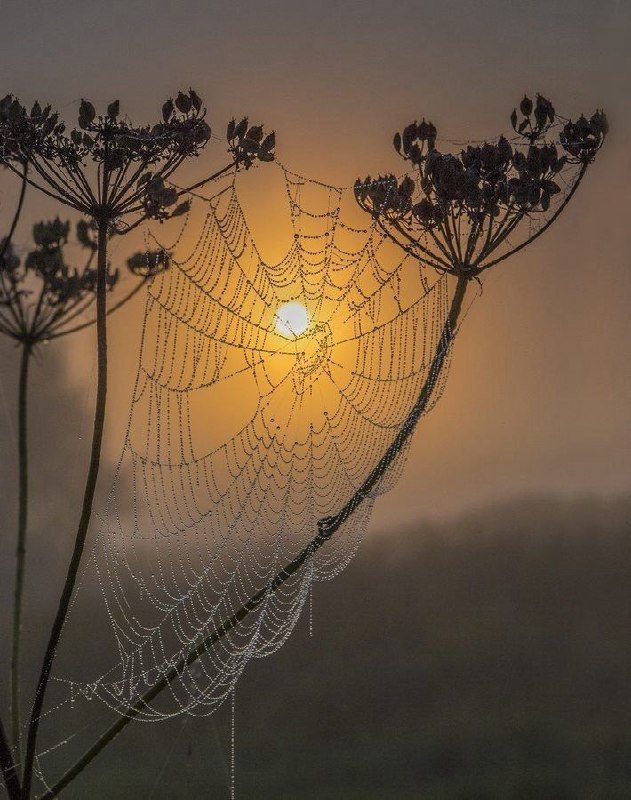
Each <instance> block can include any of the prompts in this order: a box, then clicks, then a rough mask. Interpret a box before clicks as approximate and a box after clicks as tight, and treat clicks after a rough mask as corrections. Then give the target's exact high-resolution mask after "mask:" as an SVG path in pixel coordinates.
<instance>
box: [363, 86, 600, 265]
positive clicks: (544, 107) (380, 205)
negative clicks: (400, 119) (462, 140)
mask: <svg viewBox="0 0 631 800" xmlns="http://www.w3.org/2000/svg"><path fill="white" fill-rule="evenodd" d="M520 111H521V114H522V117H523V118H522V120H521V121H520V122H519V123H518V115H517V111H516V110H514V111H513V113H512V115H511V123H512V126H513V128H514V129H515V132H516V141H513V142H509V141H508V139H506V138H505V137H504V136H500V137H499V139H498V140H497V141H496V142H485V143H484V144H483V145H481V146H475V147H474V146H469V147H467V148H466V150H462V151H461V152H460V153H457V154H454V153H442V152H440V151H439V150H438V149H437V147H436V140H437V135H438V134H437V130H436V127H435V126H434V125H433V124H432V123H431V122H426V121H425V120H423V121H422V122H420V123H417V122H413V123H411V124H410V125H408V126H407V127H406V128H405V129H404V130H403V133H397V134H395V137H394V148H395V150H396V151H397V153H399V155H401V156H402V158H403V159H405V160H406V161H408V162H409V163H410V164H412V166H413V168H414V171H413V173H412V174H411V175H405V176H404V177H403V178H402V179H398V178H396V177H395V176H394V175H392V174H388V175H385V176H379V177H378V178H377V179H376V180H373V179H372V178H370V177H368V178H366V179H364V180H358V181H356V183H355V197H356V199H357V202H358V203H359V205H360V206H361V207H362V208H363V209H364V210H365V211H367V212H368V213H370V214H371V215H372V216H373V218H374V219H376V220H377V223H378V224H379V226H380V227H381V229H382V231H383V232H384V234H385V235H386V236H388V237H389V238H390V239H392V240H393V241H395V242H396V244H398V245H399V246H400V247H402V248H403V249H404V250H406V252H408V253H409V254H410V255H412V256H413V257H415V258H416V259H417V260H418V261H419V262H420V263H421V264H422V265H423V266H426V267H431V268H433V269H436V270H438V271H440V272H447V273H449V274H451V275H455V276H457V277H463V278H468V279H470V278H475V277H477V276H478V275H479V274H480V273H482V272H483V271H484V270H486V269H488V268H489V267H492V266H494V265H495V264H497V263H499V262H500V261H503V260H504V259H506V258H508V257H509V256H510V255H512V254H513V253H515V252H517V251H518V250H521V249H522V248H523V247H526V246H527V245H528V244H530V243H531V242H532V241H534V239H536V238H537V237H538V236H539V235H540V234H541V233H543V231H544V230H545V229H546V228H547V227H548V226H549V225H550V224H551V223H552V222H553V221H554V219H556V217H557V216H558V214H559V213H560V211H562V210H563V208H564V207H565V205H566V204H567V202H568V201H569V199H570V197H571V196H572V194H573V192H574V191H575V190H576V188H577V187H578V185H579V183H580V181H581V180H582V178H583V175H584V174H585V171H586V169H587V167H588V166H589V164H590V163H591V162H592V161H593V159H594V158H595V156H596V154H597V152H598V150H599V149H600V147H601V146H602V143H603V141H604V138H605V136H606V134H607V130H608V126H607V119H606V117H605V115H604V113H603V112H602V111H597V112H596V113H595V114H593V116H592V117H591V118H590V119H589V120H587V119H585V117H580V119H579V120H578V121H577V122H571V121H566V122H565V124H562V122H561V120H560V119H559V118H558V117H557V116H556V113H555V110H554V108H553V106H552V104H551V103H550V101H549V100H547V99H545V98H544V97H542V96H541V95H537V100H536V103H534V104H533V102H532V100H530V99H529V98H528V97H524V99H523V100H522V102H521V104H520ZM559 129H560V130H559ZM557 130H559V135H558V139H557V140H556V141H555V140H551V138H550V134H551V133H554V132H556V131H557ZM568 173H570V174H569V177H568ZM568 186H569V187H570V188H569V189H566V191H565V192H564V191H563V190H564V189H565V188H566V187H568ZM557 196H563V201H562V203H561V204H560V205H559V206H558V208H556V209H553V213H552V215H551V217H550V218H549V219H548V220H547V221H546V222H545V223H544V224H543V225H542V226H540V227H539V228H537V229H532V230H529V231H528V233H527V235H526V236H525V237H523V239H522V241H521V243H519V244H517V245H514V244H511V239H510V237H511V236H513V234H515V233H516V232H517V231H518V230H521V228H522V227H523V225H524V223H527V224H528V225H531V224H532V223H533V221H534V220H535V219H536V218H537V217H541V216H542V215H545V214H546V213H547V212H548V211H549V210H550V209H551V206H552V204H553V202H554V198H556V197H557Z"/></svg>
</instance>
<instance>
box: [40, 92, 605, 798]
mask: <svg viewBox="0 0 631 800" xmlns="http://www.w3.org/2000/svg"><path fill="white" fill-rule="evenodd" d="M520 111H521V113H522V117H523V118H522V120H521V121H520V122H519V124H518V117H517V111H515V112H513V115H512V116H511V121H512V124H513V127H514V128H515V132H516V135H517V137H518V138H517V141H516V142H510V141H509V140H508V139H506V138H505V137H500V138H499V139H498V141H497V142H495V143H485V144H484V145H482V146H480V147H468V148H467V149H466V150H464V151H462V152H461V153H460V154H458V155H454V154H449V153H447V154H443V153H441V152H439V151H438V150H437V148H436V141H437V130H436V128H435V126H434V125H433V124H432V123H431V122H426V121H424V120H423V121H422V122H421V123H417V122H414V123H412V124H411V125H408V126H407V127H406V128H405V130H404V131H403V133H402V134H396V135H395V137H394V146H395V149H396V150H397V152H399V154H400V155H402V157H403V158H404V159H406V160H407V161H409V162H410V163H411V164H412V165H413V167H414V168H415V170H416V172H415V173H414V177H412V176H410V175H406V176H404V177H403V178H402V179H397V178H396V177H395V176H394V175H392V174H389V175H385V176H382V177H379V178H377V179H372V178H370V177H369V178H366V179H365V180H358V181H357V182H356V184H355V196H356V199H357V202H358V203H359V205H360V206H361V207H362V208H363V209H364V210H365V211H367V212H368V213H370V214H371V215H372V217H373V218H374V219H375V220H376V222H377V224H378V225H379V227H380V228H381V230H382V232H383V235H384V236H386V237H388V238H389V239H391V240H393V241H394V242H395V243H396V244H397V245H398V246H399V247H401V248H402V249H403V250H405V251H406V252H407V253H409V254H411V255H412V256H414V257H415V258H416V259H417V260H418V262H419V264H420V265H421V268H430V269H435V270H437V271H438V272H441V273H448V274H450V275H453V276H455V277H456V279H457V282H456V287H455V291H454V294H453V297H452V301H451V305H450V308H449V311H448V313H447V318H446V320H445V323H444V326H443V329H442V332H441V336H440V339H439V342H438V346H437V349H436V352H435V353H434V355H433V358H432V360H431V363H430V366H429V371H428V376H427V379H426V380H425V382H424V384H423V386H422V387H421V390H420V393H419V395H418V397H417V400H416V402H415V404H414V406H413V408H412V409H411V411H410V413H409V414H408V417H407V418H406V420H405V421H404V423H403V425H402V426H401V427H400V429H399V431H398V433H397V434H396V436H395V438H394V439H393V441H392V443H391V444H390V446H389V447H388V448H387V450H386V451H385V453H384V454H383V455H382V457H381V458H380V459H379V461H378V462H377V463H376V464H375V467H374V469H373V470H372V471H371V472H370V474H369V475H368V476H367V478H366V479H365V480H364V482H363V483H362V484H361V485H360V486H359V487H358V489H357V490H356V491H355V493H354V494H353V495H352V497H350V498H349V500H348V502H347V503H345V505H344V506H343V507H342V508H341V509H339V511H338V512H337V513H336V514H334V515H332V516H328V517H324V518H322V519H320V520H319V521H318V530H317V533H316V535H315V536H314V538H313V539H312V540H311V541H310V542H309V544H308V545H307V546H306V547H305V548H304V549H303V550H302V551H301V552H300V553H299V554H298V555H297V556H296V558H294V559H293V560H292V561H291V562H289V563H288V564H286V565H285V566H284V567H283V568H282V569H281V570H280V571H279V572H278V573H277V574H276V575H275V576H274V578H272V579H271V580H270V581H269V582H268V583H267V584H266V585H265V586H263V587H262V588H261V589H260V591H258V592H256V593H255V594H253V595H252V596H251V597H250V599H249V600H248V601H247V602H246V603H244V604H243V606H241V607H240V608H239V609H238V610H237V611H236V612H235V613H234V614H233V615H232V616H231V617H229V618H228V619H226V620H225V621H224V622H223V623H222V624H221V625H219V626H218V627H217V628H216V629H215V630H214V631H212V632H211V633H210V634H209V635H208V636H206V638H204V639H203V640H201V641H199V642H198V643H197V644H196V645H195V646H194V647H192V648H191V650H190V652H189V653H188V655H187V656H186V657H184V658H183V659H182V660H181V661H179V662H177V663H176V664H174V665H173V666H172V667H171V668H170V669H169V670H168V671H167V672H166V673H165V674H164V676H163V677H162V678H161V679H160V680H159V681H157V682H156V683H155V684H154V686H153V687H152V688H150V689H149V690H148V691H146V692H145V693H144V694H143V695H142V696H141V697H140V699H139V700H138V701H136V703H134V705H132V706H130V707H129V708H128V709H127V710H126V712H125V713H124V714H123V715H121V716H120V718H119V719H118V720H117V721H116V722H115V723H114V724H113V725H112V726H111V727H110V728H109V729H108V730H106V731H105V732H104V733H103V734H102V735H101V737H100V738H99V739H98V740H97V741H96V742H95V743H94V744H93V745H92V746H91V747H90V748H89V749H88V750H87V751H86V753H85V754H84V755H83V756H82V757H81V758H80V759H79V760H78V761H77V762H76V763H75V764H74V765H73V766H72V767H71V768H70V769H69V770H68V771H67V772H66V773H65V775H64V776H63V777H62V778H61V779H60V780H59V781H58V782H57V783H56V784H55V785H54V786H53V787H52V788H51V789H50V790H49V791H48V792H47V793H46V794H45V795H44V796H43V798H42V800H49V798H53V797H56V796H57V795H58V794H59V792H60V791H62V790H63V789H64V788H65V786H67V785H68V784H69V783H70V782H71V781H72V780H73V779H74V778H75V777H76V776H77V775H78V774H79V773H80V772H81V771H82V770H83V769H84V768H85V767H86V766H87V765H88V764H89V763H90V762H91V761H92V760H93V759H94V758H96V756H97V755H98V754H99V753H100V752H101V751H102V750H103V749H104V748H105V747H106V746H107V745H108V744H109V743H110V742H111V741H112V740H113V739H114V738H115V737H116V736H117V735H118V734H119V733H120V732H121V731H122V730H124V729H125V727H126V726H127V725H128V724H129V723H130V722H131V721H132V720H133V719H135V718H136V717H137V716H138V715H139V714H140V713H141V712H142V711H143V709H145V708H147V707H148V706H149V705H150V703H151V702H152V701H153V700H154V699H155V698H156V697H157V696H158V695H159V694H160V693H161V692H162V691H163V690H164V689H166V688H168V687H169V686H170V685H171V684H172V683H174V682H175V681H177V680H178V679H179V678H180V676H181V675H182V673H183V672H184V670H185V669H186V668H187V667H189V666H190V665H191V664H193V663H194V662H195V661H196V660H197V659H198V658H200V657H201V656H202V655H203V654H204V653H206V652H207V651H209V650H210V649H211V648H212V647H213V646H214V645H215V644H216V643H217V642H218V641H219V640H220V639H222V638H223V637H224V636H226V635H227V634H228V633H229V632H230V631H231V630H233V629H234V628H236V627H237V626H239V625H240V623H241V622H242V620H244V619H245V618H246V617H247V616H248V615H249V614H251V613H253V612H254V611H256V610H257V609H258V608H259V607H260V605H261V604H262V603H264V602H265V601H266V600H267V599H268V598H269V597H270V596H271V595H273V594H274V593H275V592H276V591H277V590H278V589H279V588H280V587H281V586H282V585H283V584H284V583H285V582H286V581H287V580H288V579H289V578H290V577H291V576H292V575H293V574H295V573H296V572H298V571H299V570H300V569H302V567H303V566H304V565H305V564H307V563H308V562H309V559H311V558H312V557H313V554H314V553H315V552H316V551H317V550H319V548H320V547H322V546H323V545H324V544H325V543H326V542H327V541H328V540H329V539H330V538H331V537H332V536H333V535H334V534H335V533H336V532H337V531H338V530H339V529H340V528H341V527H342V526H343V524H344V522H345V521H346V520H348V519H349V517H350V516H352V515H353V514H354V513H355V511H356V510H357V509H358V508H359V507H360V506H361V505H362V504H363V503H364V501H365V500H366V499H367V498H369V497H370V496H371V493H372V491H373V490H374V489H375V488H376V486H377V485H378V483H379V481H380V480H381V477H382V476H383V474H384V473H385V471H386V470H387V469H388V467H389V466H391V464H392V463H393V462H394V461H395V459H396V458H397V456H398V455H399V454H400V452H401V450H402V449H403V447H404V446H405V444H406V442H407V441H409V439H410V437H411V436H412V434H413V432H414V430H415V427H416V424H417V423H418V420H419V419H420V418H421V416H422V415H423V413H424V412H425V411H426V409H427V407H428V404H429V401H430V398H431V395H432V392H433V389H434V387H435V386H436V384H437V381H438V378H439V376H440V373H441V371H442V369H443V366H444V363H445V360H446V358H447V354H448V352H449V350H450V347H451V344H452V341H453V338H454V335H455V332H456V329H457V326H458V322H459V318H460V314H461V310H462V306H463V300H464V297H465V292H466V288H467V286H468V284H469V283H470V281H471V280H474V279H478V278H479V275H480V273H482V272H483V271H484V270H486V269H488V268H489V267H491V266H493V265H495V264H497V263H499V262H500V261H503V260H504V259H505V258H508V257H509V256H510V255H512V254H513V253H516V252H517V251H519V250H521V249H522V248H523V247H526V246H527V245H528V244H530V243H531V242H533V241H534V240H535V239H536V238H537V237H538V236H540V235H541V234H542V233H543V232H544V230H546V229H547V228H548V227H549V226H550V225H551V224H552V222H554V220H555V219H556V218H557V217H558V216H559V214H560V213H561V212H562V211H563V209H564V208H565V207H566V206H567V204H568V202H569V200H570V198H571V197H572V196H573V194H574V192H575V191H576V189H577V188H578V185H579V184H580V182H581V180H582V178H583V176H584V174H585V171H586V170H587V168H588V166H589V164H591V162H592V161H593V159H594V157H595V155H596V153H597V152H598V150H599V149H600V147H601V146H602V144H603V141H604V138H605V136H606V133H607V120H606V117H605V115H604V114H603V113H602V112H597V113H596V114H594V115H593V116H592V117H591V119H590V120H589V121H587V120H585V118H584V117H581V118H580V119H579V121H578V122H576V123H574V122H569V121H562V120H560V118H559V117H557V115H556V114H555V111H554V108H553V107H552V104H551V103H550V102H549V101H548V100H546V99H545V98H543V97H541V96H537V100H536V103H532V101H530V100H529V99H528V98H527V97H525V98H524V99H523V100H522V102H521V104H520ZM560 122H561V123H562V127H561V130H560V133H559V141H558V143H555V142H551V141H547V140H546V137H547V136H549V135H550V133H551V132H553V131H556V130H558V129H559V127H560V125H559V123H560ZM228 133H229V137H228V138H229V139H230V134H231V133H232V134H233V135H234V136H235V139H236V133H237V132H236V130H232V129H229V132H228ZM522 142H523V145H522ZM560 151H565V152H564V153H563V154H561V152H560ZM559 180H560V183H559ZM556 198H561V199H559V200H558V202H555V199H556ZM553 203H555V205H554V207H553ZM547 213H549V216H548V217H546V218H544V220H543V222H542V223H541V224H540V225H539V226H538V227H536V228H535V229H533V228H532V222H533V218H537V215H539V216H541V215H546V214H547ZM524 224H525V225H526V227H527V228H528V231H527V234H526V236H525V237H524V238H523V239H522V241H521V242H519V243H514V242H512V240H511V241H509V236H511V234H513V233H514V232H515V231H516V230H518V229H521V227H523V225H524ZM502 248H503V249H502Z"/></svg>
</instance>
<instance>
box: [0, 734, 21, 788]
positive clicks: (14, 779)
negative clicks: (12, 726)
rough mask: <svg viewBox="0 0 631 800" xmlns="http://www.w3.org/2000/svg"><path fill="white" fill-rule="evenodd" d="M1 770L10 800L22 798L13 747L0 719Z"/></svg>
mask: <svg viewBox="0 0 631 800" xmlns="http://www.w3.org/2000/svg"><path fill="white" fill-rule="evenodd" d="M0 772H2V780H3V781H4V786H5V788H6V790H7V794H8V795H9V798H10V800H20V797H21V793H22V790H21V789H20V779H19V778H18V773H17V769H16V768H15V761H14V760H13V756H12V755H11V748H10V747H9V742H8V740H7V737H6V736H5V733H4V726H3V724H2V720H1V719H0Z"/></svg>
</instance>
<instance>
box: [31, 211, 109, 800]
mask: <svg viewBox="0 0 631 800" xmlns="http://www.w3.org/2000/svg"><path fill="white" fill-rule="evenodd" d="M107 228H108V225H107V221H103V220H101V221H99V227H98V259H97V283H96V335H97V355H98V380H97V391H96V406H95V411H94V428H93V434H92V450H91V454H90V465H89V468H88V474H87V478H86V484H85V491H84V495H83V506H82V510H81V517H80V519H79V526H78V528H77V534H76V538H75V543H74V549H73V551H72V556H71V559H70V563H69V565H68V572H67V574H66V581H65V583H64V587H63V591H62V593H61V597H60V599H59V607H58V609H57V615H56V616H55V621H54V622H53V626H52V628H51V632H50V637H49V640H48V645H47V647H46V653H45V655H44V661H43V663H42V667H41V671H40V675H39V679H38V682H37V688H36V690H35V700H34V702H33V710H32V712H31V718H30V722H29V729H28V739H27V745H26V759H25V767H24V781H23V787H22V798H23V800H28V798H29V797H30V791H31V781H32V778H33V765H34V760H35V747H36V744H37V733H38V729H39V722H40V718H41V713H42V707H43V703H44V696H45V694H46V688H47V686H48V681H49V679H50V675H51V671H52V666H53V661H54V659H55V652H56V649H57V645H58V643H59V638H60V636H61V631H62V628H63V625H64V622H65V620H66V615H67V613H68V608H69V606H70V600H71V598H72V593H73V591H74V587H75V583H76V580H77V573H78V571H79V564H80V563H81V556H82V555H83V548H84V545H85V539H86V536H87V533H88V526H89V524H90V517H91V514H92V503H93V500H94V492H95V489H96V481H97V477H98V474H99V464H100V458H101V443H102V441H103V427H104V422H105V401H106V392H107V314H106V292H107V285H106V280H107Z"/></svg>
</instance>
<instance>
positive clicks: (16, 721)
mask: <svg viewBox="0 0 631 800" xmlns="http://www.w3.org/2000/svg"><path fill="white" fill-rule="evenodd" d="M32 352H33V348H32V345H31V343H30V342H29V341H24V342H22V358H21V359H20V382H19V388H18V463H19V467H18V471H19V489H18V535H17V549H16V553H15V558H16V565H15V588H14V595H13V640H12V649H11V727H12V734H13V753H14V756H15V760H16V762H17V763H20V762H21V760H22V757H21V747H20V639H21V634H22V596H23V593H24V564H25V561H26V526H27V518H28V439H27V432H28V428H27V423H28V417H27V412H28V408H27V399H28V368H29V363H30V360H31V354H32Z"/></svg>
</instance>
